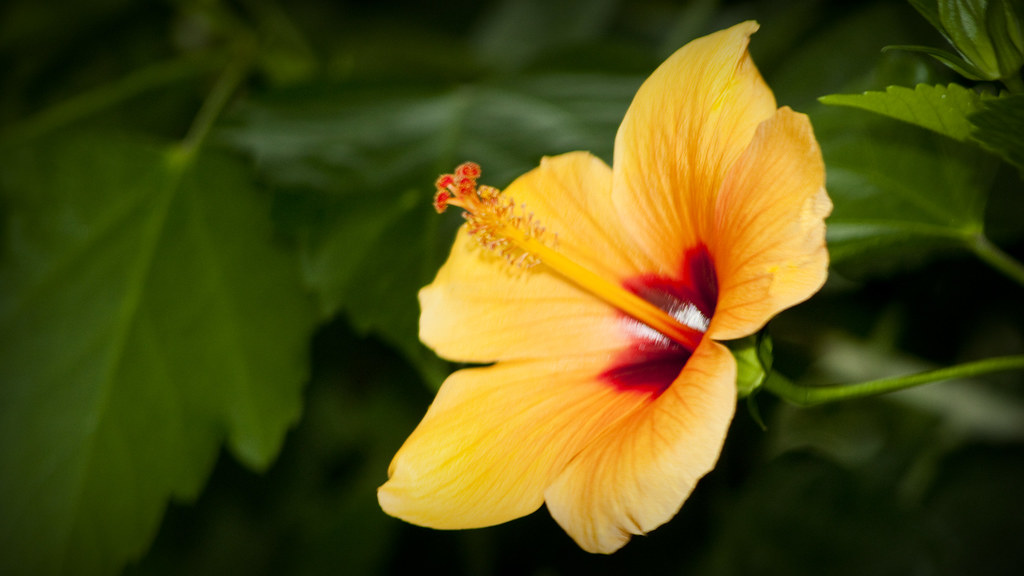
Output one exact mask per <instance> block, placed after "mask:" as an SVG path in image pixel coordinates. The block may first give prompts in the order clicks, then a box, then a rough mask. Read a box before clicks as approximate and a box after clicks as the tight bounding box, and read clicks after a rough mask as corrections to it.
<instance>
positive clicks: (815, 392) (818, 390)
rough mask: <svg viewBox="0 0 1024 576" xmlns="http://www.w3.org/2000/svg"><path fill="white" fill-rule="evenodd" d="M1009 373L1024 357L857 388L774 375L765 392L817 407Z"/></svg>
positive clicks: (1020, 367)
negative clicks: (803, 382) (807, 383)
mask: <svg viewBox="0 0 1024 576" xmlns="http://www.w3.org/2000/svg"><path fill="white" fill-rule="evenodd" d="M1008 370H1024V355H1020V356H1001V357H997V358H988V359H986V360H978V361H976V362H968V363H966V364H959V365H957V366H950V367H948V368H940V369H938V370H929V371H928V372H921V373H918V374H911V375H909V376H897V377H894V378H880V379H878V380H868V381H866V382H857V383H855V384H836V385H829V386H802V385H800V384H796V383H794V382H793V381H791V380H790V379H788V378H786V377H785V376H783V375H781V374H779V373H778V372H774V371H773V372H772V373H771V374H769V375H768V379H767V380H766V381H765V383H764V387H765V389H767V390H768V391H769V392H771V393H772V394H775V395H776V396H778V397H779V398H782V399H783V400H786V401H788V402H791V403H793V404H796V405H797V406H814V405H817V404H825V403H827V402H836V401H838V400H850V399H854V398H866V397H868V396H876V395H878V394H885V393H887V392H895V391H897V390H904V389H906V388H913V387H914V386H920V385H922V384H929V383H931V382H940V381H942V380H952V379H954V378H967V377H971V376H980V375H982V374H989V373H992V372H1003V371H1008Z"/></svg>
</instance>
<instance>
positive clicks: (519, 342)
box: [420, 152, 637, 362]
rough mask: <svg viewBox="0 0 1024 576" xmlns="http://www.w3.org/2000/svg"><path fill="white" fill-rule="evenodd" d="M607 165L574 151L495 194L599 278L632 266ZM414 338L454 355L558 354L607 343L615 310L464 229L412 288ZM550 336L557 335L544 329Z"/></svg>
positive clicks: (612, 340)
mask: <svg viewBox="0 0 1024 576" xmlns="http://www.w3.org/2000/svg"><path fill="white" fill-rule="evenodd" d="M610 188H611V169H610V168H608V166H607V165H606V164H605V163H604V162H602V161H601V160H600V159H598V158H596V157H594V156H592V155H590V154H587V153H583V152H577V153H571V154H563V155H561V156H555V157H551V158H545V159H543V160H542V161H541V165H540V167H538V168H536V169H534V170H532V171H530V172H528V173H526V174H525V175H523V176H522V177H520V178H518V179H517V180H516V181H515V182H513V183H512V184H511V185H510V186H509V187H508V189H507V190H505V192H503V194H506V195H510V196H511V197H512V198H514V199H515V201H516V203H517V205H525V206H526V209H527V210H529V211H530V212H532V213H533V215H534V217H535V218H536V219H537V220H539V221H540V222H541V223H542V224H543V225H544V226H545V227H547V229H548V233H549V234H557V249H558V250H559V252H562V253H563V254H565V255H566V256H568V257H569V258H572V259H574V260H575V261H576V262H578V263H580V264H582V265H584V266H587V267H589V268H591V269H592V270H594V271H596V272H599V273H600V274H603V275H605V276H606V277H608V278H620V277H630V276H634V275H636V274H637V267H636V265H634V264H633V259H632V258H633V256H635V254H630V253H628V252H627V250H629V249H630V246H631V243H630V242H628V241H627V240H626V239H624V238H622V237H621V236H619V235H618V234H619V233H620V228H619V227H618V226H616V225H614V222H616V221H617V220H618V217H617V216H616V215H615V212H614V209H613V207H612V205H611V201H610ZM420 306H421V309H422V314H421V316H420V339H421V340H422V341H423V342H424V343H425V344H427V345H428V346H430V347H431V348H433V349H434V351H435V352H437V353H438V354H439V355H441V356H444V357H446V358H448V359H450V360H456V361H463V362H493V361H495V360H507V359H518V358H540V357H557V356H561V355H565V354H581V353H586V352H590V351H600V350H605V351H607V350H615V349H619V348H621V347H622V346H623V345H624V338H625V335H624V334H623V331H622V330H621V322H620V319H619V316H618V315H617V313H616V312H615V311H614V310H613V309H612V308H611V307H609V306H608V305H607V304H605V303H603V302H601V301H600V300H598V299H597V298H594V297H593V296H592V295H590V294H588V293H586V292H583V291H582V290H580V289H579V288H577V287H576V286H575V285H573V284H571V283H569V282H567V281H566V280H565V279H564V278H562V277H561V276H559V275H557V274H555V273H553V272H552V271H550V270H549V269H547V268H546V267H544V265H539V266H536V267H534V268H532V269H530V270H522V269H520V268H516V267H515V266H513V265H511V264H509V263H508V262H506V261H505V260H503V259H502V258H501V257H499V256H497V255H495V254H493V253H492V252H490V251H488V250H486V249H485V248H483V247H481V246H479V245H477V243H476V242H475V241H474V240H473V238H472V237H470V236H469V235H468V234H467V233H466V232H465V230H464V229H463V230H460V232H459V236H458V238H457V239H456V241H455V245H454V247H453V248H452V252H451V255H450V256H449V258H448V261H447V262H446V263H445V264H444V266H443V267H442V268H441V270H440V271H439V272H438V274H437V277H436V278H435V280H434V282H433V283H431V284H430V285H429V286H427V287H425V288H423V290H421V291H420ZM551 335H557V336H556V337H551Z"/></svg>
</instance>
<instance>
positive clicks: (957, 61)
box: [884, 45, 986, 80]
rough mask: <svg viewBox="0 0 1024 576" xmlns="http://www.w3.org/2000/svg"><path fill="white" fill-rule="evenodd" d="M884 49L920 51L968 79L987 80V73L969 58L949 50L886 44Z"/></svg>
mask: <svg viewBox="0 0 1024 576" xmlns="http://www.w3.org/2000/svg"><path fill="white" fill-rule="evenodd" d="M884 50H903V51H905V52H919V53H921V54H927V55H929V56H931V57H932V58H934V59H936V60H937V61H939V62H941V63H942V64H944V65H946V67H948V68H949V69H950V70H952V71H954V72H956V73H957V74H959V75H961V76H963V77H964V78H967V79H968V80H985V79H986V74H985V72H984V71H983V70H980V69H979V68H978V67H977V66H975V65H974V64H972V63H971V62H968V61H967V60H965V59H963V58H961V57H960V56H957V55H956V54H953V53H952V52H949V51H947V50H940V49H938V48H932V47H929V46H905V45H898V46H886V47H885V48H884Z"/></svg>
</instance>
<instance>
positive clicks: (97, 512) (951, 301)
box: [0, 0, 1024, 575]
mask: <svg viewBox="0 0 1024 576" xmlns="http://www.w3.org/2000/svg"><path fill="white" fill-rule="evenodd" d="M749 18H754V19H757V20H758V21H760V23H761V25H762V28H761V31H760V32H758V33H757V34H756V35H755V36H754V38H753V42H752V45H751V52H752V54H753V56H754V59H755V61H756V62H757V64H758V66H759V68H760V69H761V71H762V73H763V74H764V75H765V77H766V79H767V80H768V82H769V84H770V85H771V86H772V88H773V89H774V90H775V92H776V95H777V98H778V100H779V103H780V105H789V106H792V107H793V108H795V109H797V110H799V111H803V112H806V113H808V114H810V115H811V118H812V120H813V122H814V124H815V127H816V132H817V134H818V136H819V139H820V141H821V144H822V148H823V150H824V153H825V157H826V162H827V165H828V172H829V190H830V193H831V195H832V196H833V199H834V201H835V204H836V211H835V214H834V216H833V218H832V220H831V221H830V245H831V247H832V253H833V260H834V266H833V270H832V275H831V277H830V280H829V284H828V285H827V286H826V288H825V289H824V290H823V291H822V292H821V293H820V294H819V295H818V296H816V297H815V298H814V299H813V300H812V301H810V302H808V303H806V304H803V305H801V306H798V307H797V308H795V309H793V310H791V311H787V312H786V313H784V314H782V315H781V316H780V317H779V318H778V319H776V320H775V321H774V322H773V324H772V325H771V332H772V335H773V337H774V339H775V348H776V365H777V367H779V368H780V370H781V371H783V372H784V373H786V374H787V375H789V376H791V377H793V378H797V379H801V380H802V381H804V382H844V381H854V380H859V379H864V378H870V377H875V376H882V375H893V374H901V373H907V372H911V371H914V370H919V369H924V368H928V367H934V366H944V365H949V364H952V363H955V362H960V361H966V360H973V359H978V358H985V357H990V356H994V355H998V354H1014V353H1015V354H1020V353H1022V352H1024V306H1021V304H1020V302H1021V293H1022V292H1021V290H1022V288H1021V286H1019V285H1016V284H1014V283H1013V282H1012V281H1011V280H1009V279H1007V278H1006V277H1005V276H1002V275H1000V274H998V273H997V272H995V271H993V270H992V269H990V268H989V267H987V266H985V264H984V263H982V262H981V261H979V260H978V259H976V258H974V257H973V256H972V254H971V252H970V251H969V249H968V247H967V245H966V244H965V243H964V238H965V236H964V234H966V233H967V232H972V233H973V232H974V231H980V230H982V229H984V230H985V231H986V233H987V235H988V237H989V238H991V239H993V240H994V241H995V242H996V243H997V244H999V245H1000V246H1001V247H1002V248H1003V249H1004V250H1006V251H1007V252H1008V253H1009V254H1011V255H1014V256H1016V257H1017V258H1018V259H1020V258H1021V257H1024V234H1022V232H1024V230H1022V227H1021V226H1020V215H1021V214H1024V196H1022V194H1021V192H1022V186H1021V179H1020V175H1019V173H1018V172H1017V171H1016V170H1015V169H1014V168H1013V167H1011V166H1009V165H1006V164H1000V163H999V162H998V160H996V159H995V158H993V157H991V156H989V155H985V154H983V153H982V152H981V151H979V150H978V149H976V148H972V147H970V146H966V145H962V144H958V143H954V142H952V141H948V140H945V139H943V138H942V137H941V136H938V135H935V134H932V133H926V132H925V131H924V130H921V129H919V128H914V127H911V126H909V125H906V124H900V123H898V122H896V121H894V120H890V119H885V118H881V117H878V116H873V115H871V114H869V113H867V112H864V111H860V110H853V109H844V108H831V107H826V106H824V105H823V104H821V103H819V102H818V100H817V99H818V97H820V96H823V95H826V94H832V93H839V92H845V93H852V92H861V91H863V90H882V89H884V88H885V87H886V86H887V85H890V84H900V85H906V86H913V85H914V84H915V83H917V82H929V83H948V82H951V81H954V80H956V78H955V77H954V76H953V75H952V74H951V73H950V72H949V71H948V70H944V69H942V68H941V67H940V66H938V65H937V64H935V63H934V62H932V61H929V60H926V59H925V58H924V57H923V56H920V55H917V54H909V53H901V52H885V53H883V52H882V51H881V49H882V47H884V46H887V45H893V44H934V45H938V44H940V43H941V42H942V39H941V37H940V36H939V35H938V33H936V32H935V31H934V30H933V29H931V28H930V27H929V25H928V23H927V22H926V21H925V20H924V19H922V18H921V17H920V16H919V15H918V14H917V13H916V12H915V11H914V10H913V9H912V8H910V6H909V5H906V4H904V3H902V2H896V1H875V2H853V1H851V2H828V1H823V0H822V1H816V0H792V1H785V2H769V1H767V0H763V1H747V2H743V1H722V2H715V1H711V0H695V1H693V2H669V1H665V0H641V1H637V2H625V1H618V0H597V1H583V0H568V1H564V2H552V1H545V0H518V1H517V0H503V1H492V2H445V3H425V2H378V3H371V2H327V1H322V0H297V1H294V2H275V1H274V0H238V1H234V2H231V1H226V0H225V1H217V0H209V1H201V0H180V1H172V0H164V1H160V2H145V3H140V2H133V1H131V0H92V1H88V2H58V1H47V2H40V1H38V0H11V1H9V2H6V3H5V4H4V5H3V7H2V8H0V85H2V86H3V90H2V91H0V256H2V260H0V436H2V440H0V464H2V465H3V466H4V468H5V470H4V471H3V472H0V483H2V484H0V493H2V496H0V555H2V556H3V557H0V569H2V570H0V571H3V572H5V573H14V574H18V573H51V572H66V573H116V572H118V571H121V570H122V567H125V568H123V570H124V571H125V572H127V573H129V574H140V575H141V574H219V573H232V574H328V573H330V574H338V573H341V574H404V573H410V572H413V571H417V572H419V571H422V572H425V573H443V574H536V575H546V574H576V573H586V574H615V573H630V574H638V573H653V572H658V573H663V574H677V573H678V574H708V575H712V574H715V575H717V574H722V575H728V574H922V575H929V574H936V575H954V574H956V575H959V574H965V573H970V574H1020V573H1024V548H1022V547H1021V536H1022V535H1024V495H1022V491H1021V489H1020V487H1021V481H1022V480H1024V404H1022V399H1024V382H1022V380H1021V377H1020V375H1019V373H1018V374H1004V375H997V376H990V377H986V378H984V379H982V380H978V381H969V382H966V381H958V382H949V383H944V384H939V385H934V386H930V387H926V388H922V389H918V390H914V391H909V392H903V393H899V394H896V395H892V396H888V397H882V398H877V399H870V400H859V401H852V402H848V403H843V404H838V405H829V406H824V407H819V408H812V409H797V408H794V407H791V406H789V405H787V404H784V403H783V402H781V401H779V400H777V399H775V398H773V397H771V396H769V395H767V394H760V395H758V396H757V397H756V398H755V401H756V403H757V405H758V406H759V408H760V413H761V414H762V415H763V416H764V421H765V424H766V429H762V428H760V427H759V426H758V424H757V423H756V421H755V419H754V418H752V417H751V416H750V415H748V413H747V412H746V410H745V409H744V407H743V405H741V406H740V408H739V410H738V412H737V416H736V418H735V421H734V423H733V426H732V430H731V431H730V434H729V437H728V440H727V442H726V447H725V452H724V453H723V455H722V458H721V461H720V463H719V465H718V466H717V468H716V469H715V470H714V471H713V472H712V473H711V474H709V475H708V476H707V477H706V478H705V479H704V480H702V481H701V483H700V485H699V486H698V488H697V490H696V491H695V493H694V494H693V496H692V497H691V498H690V500H689V501H688V502H687V503H686V505H685V506H684V507H683V509H682V511H681V512H680V514H679V515H678V516H677V517H676V518H675V519H674V520H672V521H671V522H670V523H668V524H667V525H666V526H664V527H662V528H660V529H659V530H657V531H655V532H653V533H652V534H650V535H649V536H646V537H640V538H635V539H634V541H633V542H632V543H630V544H629V545H628V546H627V547H626V548H625V549H623V550H622V551H620V552H619V553H617V554H615V555H613V556H610V557H605V556H592V555H588V554H586V553H584V552H582V551H580V550H579V549H578V548H577V547H576V546H575V544H573V542H572V541H571V540H570V539H569V538H568V536H566V535H565V534H564V533H563V532H562V531H561V530H560V529H559V528H558V527H557V525H556V524H555V523H554V521H553V520H551V518H550V517H549V516H548V515H547V514H546V513H545V512H544V511H543V510H542V511H540V512H538V513H536V514H533V515H531V516H529V517H526V518H523V519H520V520H516V521H513V522H510V523H508V524H505V525H502V526H497V527H493V528H487V529H481V530H474V531H462V532H440V531H433V530H428V529H423V528H419V527H415V526H411V525H407V524H404V523H402V522H400V521H398V520H395V519H392V518H390V517H387V516H386V515H384V514H383V513H382V512H381V511H380V509H379V508H378V506H377V503H376V495H375V490H376V487H377V486H378V485H379V484H381V483H382V482H383V481H384V480H385V478H386V469H387V465H388V462H389V460H390V458H391V456H392V455H393V454H394V452H395V450H397V448H398V447H399V446H400V444H401V442H402V440H403V439H404V438H405V436H406V435H407V434H408V433H409V432H410V431H411V430H412V428H413V427H414V426H415V424H416V422H417V421H418V419H419V418H420V417H421V416H422V414H423V412H424V411H425V409H426V407H427V406H428V404H429V402H430V400H431V398H432V396H433V393H434V391H435V390H436V388H437V386H438V385H439V384H440V382H441V381H442V380H443V378H444V377H445V375H447V374H448V373H449V372H450V371H451V370H452V369H454V367H453V366H451V365H449V364H447V363H445V362H443V361H441V360H439V359H437V358H436V357H435V356H434V355H433V354H432V353H431V352H430V351H429V350H427V349H425V348H424V347H423V346H422V345H420V344H419V343H418V341H417V339H416V332H417V330H416V323H417V315H418V308H417V304H416V291H417V289H418V288H419V287H420V286H422V285H424V284H426V283H427V282H429V280H430V279H431V277H432V276H433V274H434V273H435V272H436V270H437V267H438V266H439V265H440V263H441V262H442V261H443V259H444V258H445V256H446V254H447V249H448V247H449V245H450V242H451V239H452V237H453V234H454V230H455V228H456V227H457V226H458V224H459V220H458V218H457V216H455V215H445V217H437V216H436V215H434V214H433V211H432V210H431V208H430V197H431V194H432V184H433V181H434V178H435V177H436V176H437V174H439V173H441V172H443V171H447V170H450V169H451V168H452V167H453V166H454V165H456V164H457V163H459V162H461V161H463V160H474V161H476V162H479V163H480V164H481V165H482V166H483V167H484V180H485V181H487V182H488V183H491V184H494V185H496V186H504V185H506V184H507V183H508V182H509V181H511V180H512V179H513V178H514V177H515V176H516V175H518V174H521V173H523V172H525V171H526V170H528V169H530V168H531V167H533V166H534V165H536V164H537V162H538V160H539V158H540V157H541V156H543V155H547V154H558V153H562V152H567V151H571V150H578V149H584V150H591V151H593V152H594V153H596V154H598V155H599V156H601V157H603V158H605V159H606V160H608V161H610V160H611V152H612V142H613V138H614V134H615V130H616V128H617V126H618V123H619V120H620V119H621V116H622V114H623V112H624V111H625V110H626V107H627V106H628V104H629V101H630V99H631V97H632V94H633V93H634V91H635V90H636V88H637V87H638V86H639V84H640V82H642V81H643V79H644V77H646V75H647V74H649V73H650V72H651V71H652V70H653V69H654V68H655V67H656V66H657V65H658V63H659V62H661V61H662V60H663V59H664V58H665V57H667V56H668V55H669V54H671V53H672V52H673V51H674V50H675V49H677V48H678V47H680V46H682V45H683V44H684V43H685V42H687V41H688V40H690V39H692V38H694V37H696V36H699V35H702V34H705V33H709V32H712V31H714V30H717V29H721V28H724V27H727V26H729V25H732V24H734V23H736V22H739V21H741V20H744V19H749ZM232 75H234V76H232ZM232 78H234V79H235V80H237V81H234V82H232V81H230V80H231V79H232ZM225 79H228V80H225ZM224 86H227V87H229V88H230V90H229V91H228V92H227V93H225V94H224V96H225V99H224V100H223V104H224V106H223V107H222V108H219V109H218V108H217V107H216V106H214V107H212V108H206V109H212V110H214V111H217V112H218V114H216V116H215V117H212V118H204V117H203V113H202V112H200V110H201V109H203V106H204V102H206V103H207V106H209V103H210V102H211V101H216V95H217V94H218V90H220V87H224ZM211 95H213V96H211ZM965 231H967V232H965ZM536 337H539V338H543V337H547V335H536ZM67 462H71V463H72V464H66V463H67Z"/></svg>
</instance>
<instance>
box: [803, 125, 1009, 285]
mask: <svg viewBox="0 0 1024 576" xmlns="http://www.w3.org/2000/svg"><path fill="white" fill-rule="evenodd" d="M813 120H814V122H815V129H816V131H817V133H818V137H819V139H820V141H821V143H822V149H823V150H824V153H825V163H826V166H828V172H827V173H828V188H829V191H830V193H831V194H832V198H833V201H834V203H835V209H834V211H833V213H832V216H831V217H830V219H829V226H828V229H827V234H828V240H829V253H830V255H831V257H832V260H833V263H843V262H846V261H849V260H856V261H857V262H855V263H856V264H858V265H859V267H867V266H870V268H873V269H878V270H886V269H888V270H890V271H891V269H892V268H893V267H896V266H905V265H907V264H908V263H911V262H915V261H918V260H920V259H921V258H923V257H926V256H927V255H928V253H929V251H931V253H934V250H936V249H942V248H948V247H950V246H955V245H960V246H962V247H965V248H966V246H967V245H968V244H969V243H970V242H971V241H973V238H974V237H975V236H976V235H978V234H981V233H982V230H983V217H984V208H985V194H986V192H987V190H988V187H989V185H990V179H991V174H992V168H993V163H992V162H990V161H988V159H987V158H986V157H985V155H984V154H981V153H980V152H979V151H977V150H976V149H974V148H972V147H969V146H965V145H960V144H955V143H953V142H950V141H947V140H943V139H940V138H936V137H934V136H932V135H930V134H929V133H926V132H923V131H912V130H908V129H906V128H903V127H902V126H900V125H898V124H894V123H891V122H889V121H886V120H882V119H878V120H876V119H875V118H873V117H871V116H868V115H865V114H864V113H863V112H855V111H848V110H842V109H836V110H821V111H820V112H819V113H817V114H815V115H814V116H813Z"/></svg>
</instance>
